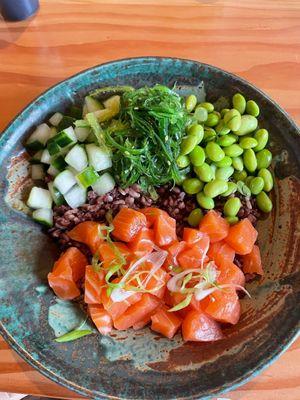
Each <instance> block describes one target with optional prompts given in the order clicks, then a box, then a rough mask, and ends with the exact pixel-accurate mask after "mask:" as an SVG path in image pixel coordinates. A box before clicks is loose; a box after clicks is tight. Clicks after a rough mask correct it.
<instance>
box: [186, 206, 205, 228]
mask: <svg viewBox="0 0 300 400" xmlns="http://www.w3.org/2000/svg"><path fill="white" fill-rule="evenodd" d="M202 218H203V212H202V210H201V209H200V208H195V209H194V210H193V211H191V212H190V215H189V216H188V219H187V221H188V223H189V225H190V226H192V227H194V228H196V227H198V226H199V223H200V221H201V219H202Z"/></svg>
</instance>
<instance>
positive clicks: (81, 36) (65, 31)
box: [0, 0, 300, 400]
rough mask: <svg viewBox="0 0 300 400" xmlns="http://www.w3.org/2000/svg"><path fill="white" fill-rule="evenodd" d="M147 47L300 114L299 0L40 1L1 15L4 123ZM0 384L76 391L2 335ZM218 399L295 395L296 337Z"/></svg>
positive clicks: (290, 398) (299, 368)
mask: <svg viewBox="0 0 300 400" xmlns="http://www.w3.org/2000/svg"><path fill="white" fill-rule="evenodd" d="M145 55H157V56H174V57H182V58H190V59H194V60H199V61H203V62H206V63H210V64H214V65H217V66H219V67H221V68H224V69H226V70H228V71H231V72H234V73H236V74H238V75H240V76H242V77H244V78H245V79H247V80H249V81H250V82H252V83H254V84H255V85H257V86H258V87H260V88H261V89H262V90H264V91H265V92H266V93H268V94H269V95H270V96H271V97H272V98H273V99H274V100H276V101H277V102H278V103H279V104H280V105H281V106H282V107H283V108H285V109H286V110H287V111H288V112H289V113H290V115H291V116H292V117H293V118H294V119H295V120H296V122H298V123H299V122H300V101H299V100H300V98H299V97H300V95H299V93H300V65H299V63H300V1H299V0H251V1H244V0H172V1H170V0H131V1H130V0H128V1H127V0H123V1H122V0H118V1H117V0H65V1H63V0H41V7H40V10H39V12H38V14H37V15H36V16H35V17H33V18H31V19H29V20H27V21H23V22H18V23H6V22H4V21H2V20H1V19H0V131H1V130H2V129H3V128H4V127H5V126H6V125H7V124H8V123H9V121H10V120H11V119H12V118H13V117H14V116H15V115H16V114H17V113H18V112H19V111H21V110H22V108H23V107H25V106H26V105H27V103H28V102H30V101H31V100H32V99H33V98H35V97H36V96H38V95H39V94H40V93H41V92H42V91H44V90H45V89H47V88H48V87H49V86H51V85H54V84H55V83H57V82H59V81H60V80H62V79H64V78H66V77H68V76H70V75H72V74H74V73H77V72H79V71H81V70H82V69H85V68H88V67H90V66H93V65H96V64H99V63H102V62H106V61H109V60H116V59H119V58H126V57H137V56H145ZM0 391H12V392H19V393H30V394H35V395H44V396H53V397H54V396H55V397H58V398H67V397H68V398H73V399H75V398H79V396H77V397H76V395H74V394H72V393H71V392H69V391H68V390H66V389H64V388H62V387H59V386H58V385H56V384H55V383H53V382H50V381H49V380H47V379H46V378H44V377H43V376H41V375H40V374H39V373H38V372H36V371H34V370H33V369H32V368H31V367H30V366H29V365H27V364H26V363H25V362H24V361H23V360H22V359H20V358H19V357H18V356H17V355H16V354H15V353H14V352H13V351H12V350H10V349H9V347H8V346H7V345H6V343H5V342H4V341H3V340H2V339H1V338H0ZM221 397H226V399H231V400H253V399H255V400H270V399H272V400H282V399H284V400H299V399H300V341H299V340H298V341H297V342H296V343H294V345H293V346H292V347H291V348H290V349H289V350H288V351H287V352H286V353H285V354H284V355H282V356H281V358H280V359H279V360H278V361H276V363H275V364H273V365H272V366H271V367H269V368H268V369H267V370H266V371H265V372H263V373H262V374H261V375H260V376H258V377H256V378H255V379H254V380H252V381H251V382H249V383H247V384H246V385H244V386H242V387H241V388H239V389H237V390H235V391H234V392H231V393H228V394H226V395H224V396H221Z"/></svg>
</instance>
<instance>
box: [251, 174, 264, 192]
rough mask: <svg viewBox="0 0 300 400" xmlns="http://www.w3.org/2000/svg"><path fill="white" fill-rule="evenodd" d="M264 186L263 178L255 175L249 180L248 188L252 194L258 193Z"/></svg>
mask: <svg viewBox="0 0 300 400" xmlns="http://www.w3.org/2000/svg"><path fill="white" fill-rule="evenodd" d="M263 188H264V180H263V178H261V177H259V176H256V177H255V178H253V179H252V180H251V182H250V185H249V189H250V190H251V193H252V194H258V193H260V192H261V191H262V190H263Z"/></svg>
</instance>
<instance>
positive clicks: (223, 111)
mask: <svg viewBox="0 0 300 400" xmlns="http://www.w3.org/2000/svg"><path fill="white" fill-rule="evenodd" d="M228 111H230V109H229V108H223V110H221V118H224V115H225V114H226V113H227V112H228Z"/></svg>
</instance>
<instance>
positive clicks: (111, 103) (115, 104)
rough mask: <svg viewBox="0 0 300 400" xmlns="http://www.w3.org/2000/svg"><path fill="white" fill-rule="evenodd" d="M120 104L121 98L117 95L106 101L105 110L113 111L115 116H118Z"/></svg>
mask: <svg viewBox="0 0 300 400" xmlns="http://www.w3.org/2000/svg"><path fill="white" fill-rule="evenodd" d="M120 102H121V97H120V96H118V95H116V96H112V97H110V98H109V99H107V100H105V101H104V102H103V104H104V106H105V108H107V109H109V110H111V111H112V112H113V113H114V115H117V114H119V112H120Z"/></svg>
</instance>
